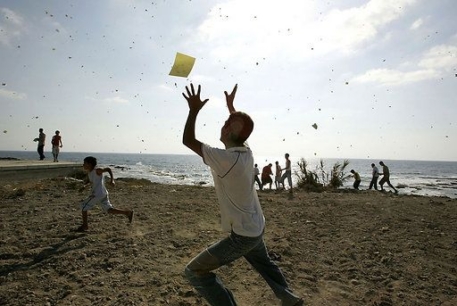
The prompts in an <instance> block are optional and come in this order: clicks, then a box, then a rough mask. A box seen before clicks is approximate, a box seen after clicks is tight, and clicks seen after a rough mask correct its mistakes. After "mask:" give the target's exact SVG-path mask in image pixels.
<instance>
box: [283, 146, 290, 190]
mask: <svg viewBox="0 0 457 306" xmlns="http://www.w3.org/2000/svg"><path fill="white" fill-rule="evenodd" d="M284 158H285V159H286V167H285V168H282V169H281V170H282V171H285V172H284V174H283V175H282V177H281V183H282V185H283V186H284V188H285V187H286V185H285V184H284V180H285V179H286V178H287V183H289V187H290V189H289V191H290V192H292V167H291V163H290V159H289V153H286V154H285V155H284Z"/></svg>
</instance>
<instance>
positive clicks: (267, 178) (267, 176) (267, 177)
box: [262, 163, 273, 190]
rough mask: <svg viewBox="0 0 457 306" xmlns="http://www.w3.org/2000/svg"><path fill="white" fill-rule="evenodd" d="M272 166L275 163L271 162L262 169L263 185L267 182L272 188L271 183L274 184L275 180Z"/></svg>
mask: <svg viewBox="0 0 457 306" xmlns="http://www.w3.org/2000/svg"><path fill="white" fill-rule="evenodd" d="M271 167H273V165H272V164H271V163H270V164H268V165H266V166H265V167H263V169H262V185H263V186H265V185H266V184H270V190H271V185H272V184H273V180H272V179H271V175H273V171H271Z"/></svg>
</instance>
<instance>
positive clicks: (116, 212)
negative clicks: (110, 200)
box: [108, 208, 134, 223]
mask: <svg viewBox="0 0 457 306" xmlns="http://www.w3.org/2000/svg"><path fill="white" fill-rule="evenodd" d="M108 213H109V214H113V215H125V216H126V217H127V218H129V222H130V223H132V221H133V213H134V212H133V210H122V209H117V208H110V209H108Z"/></svg>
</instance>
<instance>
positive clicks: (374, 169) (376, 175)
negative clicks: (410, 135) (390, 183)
mask: <svg viewBox="0 0 457 306" xmlns="http://www.w3.org/2000/svg"><path fill="white" fill-rule="evenodd" d="M371 168H372V172H371V175H372V177H371V182H370V187H368V189H371V188H373V187H374V189H375V190H378V178H379V170H378V167H376V165H375V164H374V163H372V164H371Z"/></svg>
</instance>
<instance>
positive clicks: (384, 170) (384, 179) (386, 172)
mask: <svg viewBox="0 0 457 306" xmlns="http://www.w3.org/2000/svg"><path fill="white" fill-rule="evenodd" d="M379 164H380V165H381V166H382V173H380V174H379V175H382V179H381V180H380V181H379V186H380V187H381V191H384V188H383V185H384V183H387V185H389V187H390V188H392V189H393V190H394V192H395V193H398V190H397V189H395V187H394V186H392V184H391V183H390V172H389V167H387V166H386V165H385V164H384V162H382V161H380V162H379Z"/></svg>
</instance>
